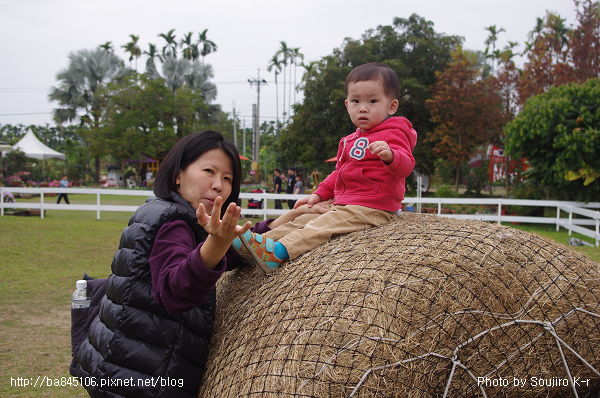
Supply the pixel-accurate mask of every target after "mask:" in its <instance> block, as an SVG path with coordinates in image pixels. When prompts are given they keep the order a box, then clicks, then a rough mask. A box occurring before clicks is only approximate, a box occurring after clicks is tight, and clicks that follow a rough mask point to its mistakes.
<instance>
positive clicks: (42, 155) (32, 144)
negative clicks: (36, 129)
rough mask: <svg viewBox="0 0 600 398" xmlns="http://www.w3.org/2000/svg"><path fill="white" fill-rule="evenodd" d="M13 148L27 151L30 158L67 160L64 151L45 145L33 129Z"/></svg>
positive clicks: (26, 153) (26, 154)
mask: <svg viewBox="0 0 600 398" xmlns="http://www.w3.org/2000/svg"><path fill="white" fill-rule="evenodd" d="M13 149H18V150H20V151H21V152H23V153H25V156H27V157H28V158H34V159H41V160H46V159H52V158H57V159H62V160H65V158H66V156H65V155H64V154H63V153H60V152H57V151H55V150H54V149H52V148H50V147H47V146H46V145H44V144H43V143H42V141H40V140H38V138H37V137H36V136H35V134H33V131H31V130H29V131H28V132H27V134H25V136H24V137H23V138H21V140H20V141H19V142H17V143H16V144H15V145H13Z"/></svg>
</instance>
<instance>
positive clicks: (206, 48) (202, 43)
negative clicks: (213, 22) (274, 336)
mask: <svg viewBox="0 0 600 398" xmlns="http://www.w3.org/2000/svg"><path fill="white" fill-rule="evenodd" d="M206 32H208V29H204V30H203V31H202V33H200V34H199V35H198V47H199V48H202V50H200V55H201V56H202V63H204V57H205V56H207V55H208V54H210V53H214V52H216V51H217V45H216V44H215V43H214V42H213V41H211V40H208V38H207V37H206Z"/></svg>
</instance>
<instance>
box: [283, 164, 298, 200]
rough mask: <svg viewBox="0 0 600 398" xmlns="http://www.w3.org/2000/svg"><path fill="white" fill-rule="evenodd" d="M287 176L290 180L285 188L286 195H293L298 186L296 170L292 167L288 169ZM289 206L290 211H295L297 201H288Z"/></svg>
mask: <svg viewBox="0 0 600 398" xmlns="http://www.w3.org/2000/svg"><path fill="white" fill-rule="evenodd" d="M287 174H288V180H287V186H286V188H285V193H289V194H293V193H294V187H295V186H296V168H295V167H290V168H289V169H288V172H287ZM287 204H288V207H289V208H290V209H293V208H294V205H295V204H296V201H295V200H294V199H288V201H287Z"/></svg>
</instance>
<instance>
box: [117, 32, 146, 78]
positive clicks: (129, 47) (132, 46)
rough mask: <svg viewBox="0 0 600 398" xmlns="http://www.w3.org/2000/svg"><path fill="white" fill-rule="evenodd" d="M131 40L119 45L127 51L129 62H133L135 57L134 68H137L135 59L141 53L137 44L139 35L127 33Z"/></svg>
mask: <svg viewBox="0 0 600 398" xmlns="http://www.w3.org/2000/svg"><path fill="white" fill-rule="evenodd" d="M129 37H130V38H131V41H130V42H129V43H127V44H125V45H123V46H121V47H122V48H123V49H124V50H125V51H126V52H128V53H129V63H130V65H131V63H132V62H133V60H134V59H135V60H136V61H135V69H136V70H137V59H138V58H139V57H140V56H141V55H142V50H141V49H140V46H138V44H137V42H138V41H139V40H140V37H139V36H136V35H129Z"/></svg>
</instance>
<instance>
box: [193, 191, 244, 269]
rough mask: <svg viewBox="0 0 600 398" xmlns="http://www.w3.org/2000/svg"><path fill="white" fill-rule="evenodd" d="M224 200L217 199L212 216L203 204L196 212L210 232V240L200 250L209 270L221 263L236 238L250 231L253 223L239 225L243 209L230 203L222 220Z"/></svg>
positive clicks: (203, 225) (203, 226) (199, 221)
mask: <svg viewBox="0 0 600 398" xmlns="http://www.w3.org/2000/svg"><path fill="white" fill-rule="evenodd" d="M222 206H223V198H221V197H220V196H218V197H217V198H216V199H215V203H214V205H213V208H212V211H211V214H210V215H208V213H207V212H206V208H205V207H204V205H203V204H202V203H200V206H198V209H197V210H196V217H197V218H198V223H199V224H200V225H201V226H202V228H204V229H205V230H206V232H208V238H207V239H206V241H205V242H204V244H203V245H202V247H201V248H200V258H201V259H202V262H203V263H204V265H205V266H206V267H207V268H211V269H214V267H215V266H216V265H217V264H218V263H219V261H221V259H222V258H223V256H224V255H225V253H226V252H227V250H228V249H229V246H231V243H232V242H233V240H234V239H235V238H237V237H238V236H239V235H242V234H244V233H245V232H246V231H248V230H249V229H250V227H251V226H252V223H251V222H250V221H247V222H246V223H245V224H244V225H238V222H239V220H240V215H241V213H242V208H241V207H239V206H236V204H235V203H230V204H229V206H227V210H226V211H225V214H223V218H221V207H222Z"/></svg>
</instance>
